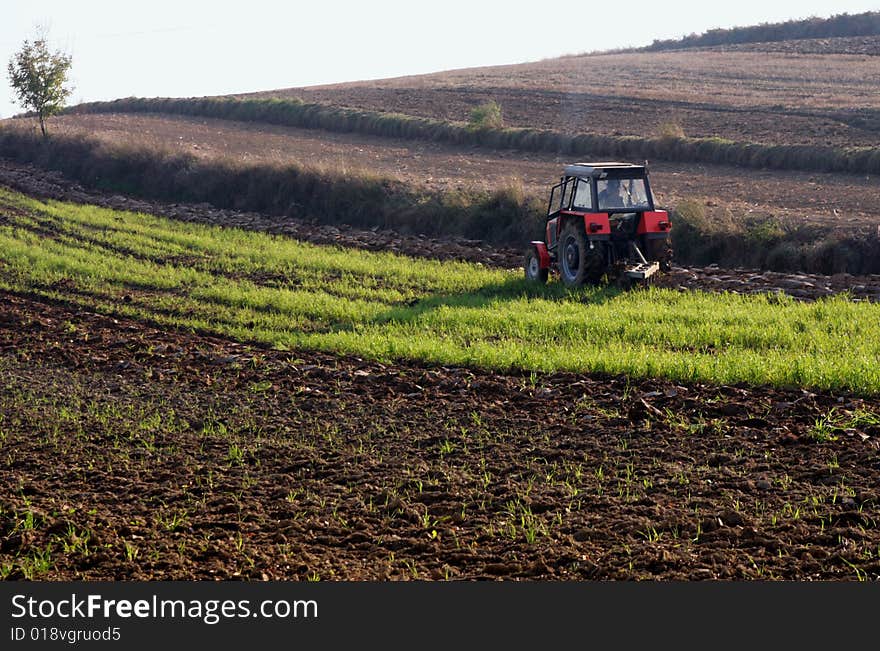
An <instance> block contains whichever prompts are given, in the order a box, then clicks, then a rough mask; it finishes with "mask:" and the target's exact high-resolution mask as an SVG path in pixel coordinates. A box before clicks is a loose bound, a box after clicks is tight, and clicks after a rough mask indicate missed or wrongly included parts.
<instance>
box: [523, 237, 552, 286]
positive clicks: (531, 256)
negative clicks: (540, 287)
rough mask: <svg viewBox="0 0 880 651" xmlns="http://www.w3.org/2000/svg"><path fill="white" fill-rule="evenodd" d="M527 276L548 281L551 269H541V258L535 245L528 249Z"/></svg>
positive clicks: (530, 278) (538, 280) (544, 281)
mask: <svg viewBox="0 0 880 651" xmlns="http://www.w3.org/2000/svg"><path fill="white" fill-rule="evenodd" d="M525 268H526V278H528V279H529V280H533V281H535V282H539V283H546V282H547V278H548V276H549V272H550V270H549V269H541V258H540V257H538V252H537V251H536V250H535V247H534V246H530V247H529V248H528V250H526V262H525Z"/></svg>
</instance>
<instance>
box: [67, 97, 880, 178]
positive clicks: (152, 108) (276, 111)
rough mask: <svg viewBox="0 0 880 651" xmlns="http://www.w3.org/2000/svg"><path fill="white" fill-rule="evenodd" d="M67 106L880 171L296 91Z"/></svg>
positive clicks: (755, 147) (792, 154)
mask: <svg viewBox="0 0 880 651" xmlns="http://www.w3.org/2000/svg"><path fill="white" fill-rule="evenodd" d="M68 112H71V113H170V114H178V115H190V116H199V117H211V118H223V119H229V120H241V121H247V122H262V123H268V124H279V125H285V126H292V127H301V128H307V129H324V130H327V131H336V132H353V133H361V134H368V135H376V136H383V137H389V138H405V139H416V140H427V141H435V142H446V143H454V144H468V145H482V146H486V147H492V148H496V149H519V150H525V151H540V152H551V153H561V154H566V155H568V156H571V157H576V156H598V157H613V158H624V159H629V160H640V159H658V160H667V161H677V162H697V163H716V164H724V165H736V166H740V167H751V168H771V169H780V170H805V171H818V172H851V173H864V174H874V173H880V148H873V147H854V148H839V147H827V146H819V145H768V144H755V143H742V142H734V141H732V140H726V139H723V138H687V137H681V136H678V137H677V136H674V135H668V136H665V137H655V138H643V137H639V136H611V135H601V134H586V133H583V134H576V135H571V134H565V133H559V132H556V131H550V130H544V129H527V128H474V127H473V126H471V125H468V124H464V123H455V122H447V121H442V120H435V119H431V118H423V117H415V116H410V115H401V114H396V113H380V112H376V111H366V110H358V109H351V108H343V107H338V106H329V105H324V104H314V103H305V102H302V101H300V100H297V99H278V98H273V99H256V98H254V99H232V98H219V97H214V98H190V99H166V98H152V99H150V98H125V99H118V100H114V101H112V102H92V103H87V104H80V105H78V106H75V107H72V108H70V109H68Z"/></svg>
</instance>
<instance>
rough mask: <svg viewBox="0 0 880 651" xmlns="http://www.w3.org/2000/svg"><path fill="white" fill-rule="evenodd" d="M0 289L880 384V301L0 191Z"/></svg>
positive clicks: (458, 355)
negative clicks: (402, 247)
mask: <svg viewBox="0 0 880 651" xmlns="http://www.w3.org/2000/svg"><path fill="white" fill-rule="evenodd" d="M0 216H2V219H0V270H2V274H0V286H2V287H3V288H5V289H11V290H15V291H27V292H33V293H36V294H38V295H42V296H46V297H50V298H58V299H63V300H67V301H72V302H74V303H76V304H80V305H82V306H84V307H89V308H92V309H96V310H98V311H101V312H106V313H110V314H120V315H127V316H134V317H138V318H145V319H149V320H152V321H154V322H157V323H160V324H164V325H168V326H177V327H185V328H194V329H199V330H203V331H208V332H212V333H217V334H222V335H226V336H230V337H233V338H237V339H241V340H248V341H257V342H261V343H264V344H267V345H270V346H274V347H277V348H282V349H285V348H290V349H293V348H297V347H306V348H313V349H321V350H331V351H341V352H348V353H354V354H358V355H363V356H369V357H372V358H377V359H381V360H392V359H394V358H415V359H423V360H427V361H431V362H439V363H445V364H469V365H478V366H484V367H490V368H498V369H508V368H520V369H526V370H535V371H553V370H572V371H594V372H608V373H628V374H633V375H639V376H668V377H672V378H679V379H682V380H704V381H711V382H720V383H734V382H747V383H754V384H763V383H770V384H776V385H801V386H815V387H827V388H844V389H852V390H855V391H858V392H863V393H878V392H880V368H878V365H877V364H876V360H877V359H878V356H880V338H878V334H877V330H876V323H877V319H878V316H880V306H876V305H869V304H864V303H855V302H850V301H848V300H846V299H840V298H838V299H833V300H828V301H821V302H818V303H814V304H800V303H796V302H793V301H791V300H786V299H779V298H776V297H767V296H764V297H743V296H735V295H712V294H702V293H679V292H674V291H661V290H652V291H636V292H628V293H618V292H617V291H615V290H613V289H609V288H589V289H584V290H581V291H575V292H569V291H567V290H565V289H564V288H562V287H561V286H560V285H559V284H558V283H551V284H550V285H549V286H547V287H535V286H530V285H528V284H526V283H525V281H523V280H522V279H521V278H520V277H519V274H518V273H516V274H514V273H511V272H505V271H492V270H487V269H484V268H481V267H479V266H475V265H469V264H464V263H448V262H447V263H443V262H434V261H424V260H418V261H415V260H412V259H408V258H404V257H401V256H395V255H392V254H384V253H369V252H363V251H353V250H346V249H336V248H328V247H316V246H313V245H307V244H303V243H299V242H295V241H291V240H289V239H285V238H279V237H272V236H268V235H265V234H260V233H252V232H246V231H239V230H235V229H221V228H217V227H206V226H201V225H192V224H181V223H179V222H172V221H170V220H165V219H161V218H156V217H149V216H145V215H138V214H131V213H117V212H113V211H110V210H105V209H99V208H96V207H90V206H74V205H68V204H63V203H58V202H46V203H42V202H38V201H35V200H32V199H29V198H27V197H24V196H22V195H18V194H15V193H11V192H8V191H2V190H0Z"/></svg>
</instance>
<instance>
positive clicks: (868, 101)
mask: <svg viewBox="0 0 880 651" xmlns="http://www.w3.org/2000/svg"><path fill="white" fill-rule="evenodd" d="M878 85H880V70H878V67H877V65H876V58H875V57H873V56H870V55H869V54H793V53H790V52H785V51H783V52H777V51H747V50H742V51H740V50H736V51H734V50H731V51H716V50H696V51H693V50H684V51H670V52H647V53H646V52H629V53H619V54H588V55H578V56H569V57H562V58H558V59H548V60H545V61H539V62H534V63H524V64H516V65H508V66H494V67H484V68H468V69H462V70H450V71H446V72H440V73H434V74H428V75H417V76H410V77H399V78H393V79H382V80H377V81H365V82H350V83H345V84H335V85H330V86H313V87H307V88H290V89H281V90H275V91H266V92H261V93H253V94H250V95H249V96H258V97H299V98H301V99H303V100H306V101H318V102H325V103H329V104H335V105H342V106H350V107H357V108H363V109H370V110H378V111H393V112H399V113H407V114H411V115H420V116H426V117H435V118H440V119H445V120H463V121H467V120H468V118H469V115H470V110H471V109H472V108H473V107H474V106H476V105H478V104H480V103H482V102H484V101H487V100H490V99H494V100H495V101H497V102H498V103H499V104H500V105H501V107H502V111H503V115H504V118H505V122H506V123H507V124H508V125H509V126H522V127H539V128H547V129H554V130H557V131H563V132H568V133H602V134H618V135H620V134H622V135H634V136H649V135H659V134H660V130H661V126H662V125H663V124H664V123H667V122H674V123H677V124H679V125H680V126H681V127H682V128H683V129H684V132H685V133H686V134H687V135H688V136H693V137H713V136H719V137H722V138H728V139H731V140H736V141H745V142H760V143H783V144H816V145H837V146H874V145H875V144H876V143H877V136H878V132H880V122H878V111H880V96H878V94H877V92H876V89H877V87H878ZM242 96H245V95H242ZM865 119H867V120H868V122H867V123H866V122H865Z"/></svg>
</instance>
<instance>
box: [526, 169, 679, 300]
mask: <svg viewBox="0 0 880 651" xmlns="http://www.w3.org/2000/svg"><path fill="white" fill-rule="evenodd" d="M670 227H671V226H670V222H669V216H668V215H667V213H666V212H665V211H662V210H657V209H656V207H655V205H654V197H653V194H652V192H651V185H650V181H649V179H648V170H647V166H646V165H633V164H630V163H619V162H604V163H574V164H572V165H566V166H565V168H564V170H563V176H562V177H561V178H560V181H559V183H557V184H556V185H554V186H553V187H552V188H551V190H550V201H549V204H548V207H547V223H546V241H544V242H532V244H531V246H530V249H532V250H533V251H532V252H531V253H529V252H527V258H528V259H527V267H526V276H527V277H529V278H532V279H535V280H546V278H547V276H548V274H549V272H550V270H557V271H559V273H560V276H561V277H562V280H563V282H565V283H566V284H567V285H580V284H583V283H584V282H596V281H598V280H599V279H600V278H601V277H602V276H603V275H606V274H608V273H610V272H613V271H618V272H620V273H622V274H624V275H625V276H627V277H629V278H632V279H637V280H645V279H647V278H648V277H649V276H651V275H653V274H654V273H655V272H656V271H658V270H659V269H660V268H661V267H668V264H669V259H670V256H671V250H670V248H669V244H668V236H669V230H670ZM532 258H535V259H536V260H537V262H536V263H535V262H531V260H532ZM529 264H531V267H532V273H530V272H529V267H528V265H529Z"/></svg>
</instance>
